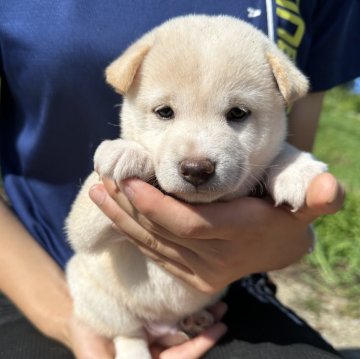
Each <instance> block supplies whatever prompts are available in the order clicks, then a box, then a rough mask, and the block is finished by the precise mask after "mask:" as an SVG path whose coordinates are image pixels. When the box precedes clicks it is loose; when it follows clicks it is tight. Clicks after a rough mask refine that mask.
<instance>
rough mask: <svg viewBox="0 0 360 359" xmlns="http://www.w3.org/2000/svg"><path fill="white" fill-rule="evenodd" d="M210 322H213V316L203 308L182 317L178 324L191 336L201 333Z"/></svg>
mask: <svg viewBox="0 0 360 359" xmlns="http://www.w3.org/2000/svg"><path fill="white" fill-rule="evenodd" d="M212 324H214V316H213V315H212V314H211V313H209V312H208V311H207V310H205V309H204V310H201V311H200V312H197V313H194V314H192V315H190V316H188V317H186V318H184V319H182V320H181V321H180V323H179V326H180V328H181V329H182V330H183V331H184V332H185V333H186V334H188V335H189V336H191V337H193V336H195V335H198V334H200V333H202V332H203V331H204V330H205V329H206V328H208V327H210V326H211V325H212Z"/></svg>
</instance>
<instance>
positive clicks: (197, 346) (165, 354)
mask: <svg viewBox="0 0 360 359" xmlns="http://www.w3.org/2000/svg"><path fill="white" fill-rule="evenodd" d="M226 331H227V327H226V326H225V324H223V323H216V324H214V325H213V326H211V327H210V328H208V329H206V330H205V331H204V332H203V333H201V334H200V335H198V336H197V337H195V338H193V339H191V340H189V341H187V342H185V343H184V344H181V345H177V346H174V347H171V348H169V349H165V350H163V351H161V352H160V351H159V350H158V351H157V353H154V352H153V355H154V354H155V356H154V357H155V358H158V359H184V358H187V359H198V358H200V357H201V356H203V355H204V354H205V353H206V352H207V351H209V350H210V349H211V348H212V347H213V346H214V345H215V344H216V342H217V341H218V340H219V339H220V338H221V337H222V336H223V335H224V334H225V333H226ZM156 355H157V356H156Z"/></svg>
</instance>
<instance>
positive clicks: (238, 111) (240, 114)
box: [226, 107, 251, 122]
mask: <svg viewBox="0 0 360 359" xmlns="http://www.w3.org/2000/svg"><path fill="white" fill-rule="evenodd" d="M250 114H251V111H250V110H247V109H245V108H240V107H233V108H231V109H230V110H229V111H228V112H227V114H226V119H227V120H228V121H231V122H241V121H244V120H245V119H246V118H247V117H249V116H250Z"/></svg>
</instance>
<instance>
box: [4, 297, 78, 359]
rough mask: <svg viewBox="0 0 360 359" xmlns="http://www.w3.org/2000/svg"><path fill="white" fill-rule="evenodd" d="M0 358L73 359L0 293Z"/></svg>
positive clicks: (63, 348) (68, 352) (66, 350)
mask: <svg viewBox="0 0 360 359" xmlns="http://www.w3.org/2000/svg"><path fill="white" fill-rule="evenodd" d="M0 359H74V356H73V355H72V354H71V352H70V351H69V350H68V349H66V348H65V347H63V346H62V345H61V344H59V343H57V342H55V341H53V340H51V339H49V338H46V337H45V336H44V335H42V334H41V333H40V332H38V331H37V330H36V329H35V328H34V327H33V326H32V325H31V324H30V323H29V322H28V321H27V320H26V318H25V317H24V316H23V315H22V314H21V313H20V312H19V311H18V310H17V309H16V308H15V306H14V305H13V304H12V303H11V302H10V301H9V300H8V299H7V298H6V297H5V296H4V295H2V294H1V293H0Z"/></svg>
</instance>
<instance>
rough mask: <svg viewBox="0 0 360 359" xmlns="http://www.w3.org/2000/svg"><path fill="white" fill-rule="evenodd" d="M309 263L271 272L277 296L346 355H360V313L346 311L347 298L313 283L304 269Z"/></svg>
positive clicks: (348, 356)
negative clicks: (358, 314) (276, 287)
mask: <svg viewBox="0 0 360 359" xmlns="http://www.w3.org/2000/svg"><path fill="white" fill-rule="evenodd" d="M310 270H311V269H310V268H309V266H306V265H303V264H299V265H295V266H292V267H290V268H287V269H284V270H280V271H275V272H272V273H271V278H272V279H273V280H274V281H275V283H276V284H277V286H278V297H279V298H280V300H281V301H282V302H283V303H284V304H286V305H287V306H289V307H290V308H292V309H293V310H294V311H295V312H296V313H297V314H299V315H300V316H301V317H302V318H304V319H305V320H306V321H307V322H308V323H309V324H310V325H311V326H312V327H314V328H315V329H317V330H318V331H320V333H321V334H322V336H323V337H324V338H325V339H326V340H328V341H329V342H330V343H331V344H332V345H333V346H334V347H335V348H337V349H338V350H340V351H341V353H342V354H343V355H344V357H345V358H349V359H359V358H360V317H358V316H357V315H354V314H353V313H348V312H347V311H346V310H344V308H346V305H347V301H348V299H346V298H344V297H342V296H340V295H339V294H335V293H334V292H333V291H329V290H326V288H321V286H319V285H316V286H314V285H312V284H311V283H309V282H308V281H307V280H306V275H304V272H306V271H310Z"/></svg>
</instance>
